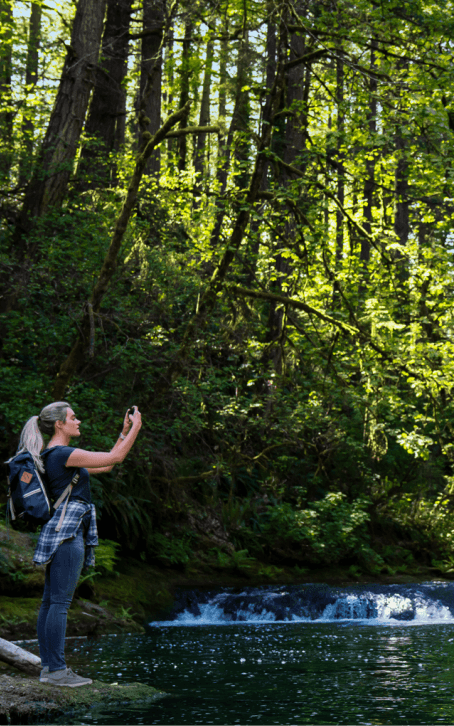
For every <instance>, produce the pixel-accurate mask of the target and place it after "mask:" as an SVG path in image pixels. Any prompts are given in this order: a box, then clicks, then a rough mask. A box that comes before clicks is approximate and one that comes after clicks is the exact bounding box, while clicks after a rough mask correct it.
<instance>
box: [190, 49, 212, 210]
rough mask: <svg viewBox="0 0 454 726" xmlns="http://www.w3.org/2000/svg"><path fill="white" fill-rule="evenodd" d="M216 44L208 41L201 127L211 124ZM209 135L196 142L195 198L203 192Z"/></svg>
mask: <svg viewBox="0 0 454 726" xmlns="http://www.w3.org/2000/svg"><path fill="white" fill-rule="evenodd" d="M213 50H214V42H213V40H212V39H211V38H209V39H208V41H207V47H206V60H205V73H204V76H203V88H202V100H201V104H200V120H199V125H200V126H208V125H209V123H210V100H211V99H210V91H211V71H212V66H213ZM206 142H207V134H199V135H198V136H197V139H196V141H195V144H194V147H195V153H194V171H195V176H196V182H195V185H194V196H195V197H199V196H200V195H201V194H202V192H203V175H204V169H205V166H206V165H205V157H206Z"/></svg>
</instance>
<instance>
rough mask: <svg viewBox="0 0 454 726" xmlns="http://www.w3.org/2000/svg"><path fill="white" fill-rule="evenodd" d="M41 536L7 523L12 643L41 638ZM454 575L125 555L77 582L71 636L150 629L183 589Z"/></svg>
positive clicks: (1, 536) (2, 629)
mask: <svg viewBox="0 0 454 726" xmlns="http://www.w3.org/2000/svg"><path fill="white" fill-rule="evenodd" d="M35 537H36V536H35V535H30V534H26V533H20V532H14V531H12V530H11V529H10V530H9V531H7V530H6V528H5V526H4V524H3V523H0V547H1V549H0V637H1V638H5V639H6V640H11V641H17V640H24V639H32V638H35V637H36V620H37V615H38V610H39V607H40V603H41V596H42V591H43V587H44V571H43V570H42V569H36V568H34V567H33V564H32V558H33V550H34V547H35ZM98 569H99V568H98ZM95 571H96V568H95ZM450 577H451V576H450V574H449V573H448V574H442V572H441V571H440V570H438V569H437V568H435V567H428V566H427V565H422V564H418V563H417V562H416V561H414V562H413V563H412V565H411V567H410V566H407V567H401V568H399V569H398V570H395V571H386V572H380V573H375V574H374V576H372V577H371V575H370V574H368V573H367V572H362V571H360V570H359V569H358V568H355V567H352V566H348V565H346V566H343V567H342V566H335V567H319V568H301V567H288V566H285V565H284V566H282V567H278V566H276V565H274V564H270V563H268V562H260V561H258V560H256V559H253V558H248V557H246V556H242V557H237V558H236V559H235V558H234V559H232V558H230V559H229V562H228V564H225V563H223V562H217V563H214V564H213V563H207V561H203V560H198V559H197V558H196V557H194V558H193V559H192V560H191V561H190V562H189V563H188V564H187V565H185V566H184V567H183V566H180V567H164V566H161V565H159V564H157V563H155V562H146V561H143V560H140V559H134V558H131V557H125V556H123V557H122V556H120V557H118V559H117V560H116V561H115V565H114V568H113V570H112V572H110V573H108V574H103V575H102V574H101V575H100V574H99V573H98V574H94V575H93V577H92V578H88V579H85V580H83V581H82V582H81V584H80V585H79V586H78V588H77V590H76V593H75V597H74V601H73V603H72V605H71V608H70V611H69V614H68V626H67V635H68V636H69V637H71V636H72V637H74V636H79V637H80V636H87V637H89V638H96V637H97V636H99V635H103V634H113V633H131V632H133V633H134V632H136V633H140V632H143V630H144V624H145V623H146V622H147V621H151V620H154V619H159V618H165V617H166V614H168V613H169V612H170V611H171V609H172V605H173V602H174V596H175V593H176V592H177V591H178V590H180V589H213V590H215V589H220V588H223V587H234V588H238V587H240V588H241V587H244V586H246V585H248V586H259V585H277V584H279V585H286V584H302V583H307V582H314V583H320V582H324V583H326V584H328V585H342V584H353V583H358V584H361V583H370V582H376V583H383V584H389V583H395V584H409V583H417V582H423V581H431V580H442V579H450ZM1 672H2V664H1V663H0V673H1Z"/></svg>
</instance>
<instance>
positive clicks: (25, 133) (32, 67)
mask: <svg viewBox="0 0 454 726" xmlns="http://www.w3.org/2000/svg"><path fill="white" fill-rule="evenodd" d="M41 16H42V8H41V5H39V4H38V3H32V8H31V13H30V23H29V33H28V47H27V60H26V64H25V83H26V86H27V93H30V91H31V90H32V89H33V88H34V87H35V86H36V84H37V82H38V54H39V46H40V43H41ZM33 132H34V125H33V122H32V121H31V120H30V118H28V117H27V115H26V110H25V109H24V121H23V123H22V150H21V158H20V170H19V183H20V184H21V185H22V184H25V182H26V180H27V179H28V177H29V174H30V170H31V168H32V163H33Z"/></svg>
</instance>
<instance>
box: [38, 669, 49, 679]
mask: <svg viewBox="0 0 454 726" xmlns="http://www.w3.org/2000/svg"><path fill="white" fill-rule="evenodd" d="M39 680H40V683H47V681H48V680H49V666H44V668H43V669H42V671H41V673H40V674H39Z"/></svg>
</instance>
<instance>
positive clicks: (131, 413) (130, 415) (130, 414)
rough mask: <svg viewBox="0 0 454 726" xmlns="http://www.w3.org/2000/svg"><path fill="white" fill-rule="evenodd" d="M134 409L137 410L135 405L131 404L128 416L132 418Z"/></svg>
mask: <svg viewBox="0 0 454 726" xmlns="http://www.w3.org/2000/svg"><path fill="white" fill-rule="evenodd" d="M136 410H137V406H133V407H132V412H131V410H130V411H129V412H128V416H129V418H132V416H133V415H134V414H135V412H136Z"/></svg>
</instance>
